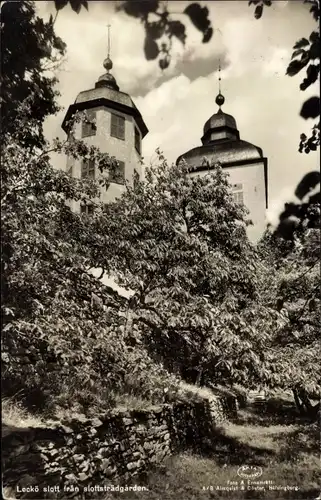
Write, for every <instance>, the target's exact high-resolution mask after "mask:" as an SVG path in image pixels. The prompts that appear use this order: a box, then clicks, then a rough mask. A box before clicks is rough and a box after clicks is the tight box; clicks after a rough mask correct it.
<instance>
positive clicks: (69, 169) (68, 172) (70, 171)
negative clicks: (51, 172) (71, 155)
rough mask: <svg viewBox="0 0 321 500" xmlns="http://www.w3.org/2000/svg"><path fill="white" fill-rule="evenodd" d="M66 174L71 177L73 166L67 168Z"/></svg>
mask: <svg viewBox="0 0 321 500" xmlns="http://www.w3.org/2000/svg"><path fill="white" fill-rule="evenodd" d="M67 174H68V175H70V177H72V174H73V168H72V165H71V167H69V168H68V170H67Z"/></svg>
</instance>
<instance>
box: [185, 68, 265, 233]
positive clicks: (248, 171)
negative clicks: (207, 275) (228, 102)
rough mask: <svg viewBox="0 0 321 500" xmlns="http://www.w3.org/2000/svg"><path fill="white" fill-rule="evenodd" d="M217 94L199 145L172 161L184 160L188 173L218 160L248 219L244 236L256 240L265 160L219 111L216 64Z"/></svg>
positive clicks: (230, 118)
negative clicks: (188, 169)
mask: <svg viewBox="0 0 321 500" xmlns="http://www.w3.org/2000/svg"><path fill="white" fill-rule="evenodd" d="M218 84H219V93H218V95H217V96H216V99H215V102H216V104H217V105H218V110H217V112H216V113H214V114H213V115H212V116H211V117H210V118H209V119H208V120H207V121H206V123H205V125H204V128H203V136H202V137H201V141H202V146H198V147H196V148H193V149H191V150H189V151H187V152H186V153H184V154H182V155H181V156H179V158H178V159H177V161H176V163H177V164H178V163H179V162H180V161H181V160H185V161H186V162H187V164H188V165H190V166H191V172H190V175H191V176H195V175H206V174H207V173H208V171H209V169H210V168H211V167H209V165H211V164H215V163H218V162H219V163H220V164H221V166H222V168H223V169H224V170H226V172H228V173H229V182H230V184H232V190H233V196H234V199H235V201H237V202H238V203H242V204H244V205H245V206H246V207H247V208H248V210H249V212H250V214H249V218H250V219H251V221H252V224H253V225H251V226H249V228H248V236H249V238H250V239H251V240H252V241H254V242H255V241H257V240H258V239H259V238H260V236H261V235H262V234H263V232H264V229H265V227H266V222H265V213H266V209H267V207H268V162H267V158H265V157H264V155H263V152H262V149H261V148H259V147H257V146H254V145H253V144H251V143H250V142H247V141H244V140H241V139H240V133H239V131H238V129H237V126H236V121H235V119H234V117H233V116H231V115H228V114H227V113H225V112H223V111H222V106H223V104H224V103H225V98H224V96H223V95H222V92H221V68H220V67H219V78H218Z"/></svg>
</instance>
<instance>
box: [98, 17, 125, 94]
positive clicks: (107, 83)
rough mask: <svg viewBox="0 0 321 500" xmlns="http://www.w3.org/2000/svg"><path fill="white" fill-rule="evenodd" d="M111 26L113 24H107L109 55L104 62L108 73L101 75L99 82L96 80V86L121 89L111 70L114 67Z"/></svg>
mask: <svg viewBox="0 0 321 500" xmlns="http://www.w3.org/2000/svg"><path fill="white" fill-rule="evenodd" d="M110 28H111V25H110V24H107V29H108V32H107V57H106V59H105V60H104V62H103V66H104V68H105V70H106V73H105V74H104V75H101V77H99V79H98V82H96V85H95V86H96V87H108V88H110V89H113V90H119V87H118V85H117V82H116V80H115V78H114V77H113V75H112V74H111V72H110V70H111V69H112V68H113V61H112V60H111V58H110V46H111V43H110Z"/></svg>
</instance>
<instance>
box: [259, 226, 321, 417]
mask: <svg viewBox="0 0 321 500" xmlns="http://www.w3.org/2000/svg"><path fill="white" fill-rule="evenodd" d="M295 234H296V238H295V240H294V241H286V240H284V239H283V238H280V236H278V235H276V234H272V233H270V232H267V233H266V234H265V235H264V237H263V238H262V240H261V242H260V245H259V251H260V256H261V258H262V260H263V262H264V264H265V267H266V273H265V279H264V283H263V286H264V288H263V290H264V294H265V297H266V299H265V300H266V302H267V304H268V305H269V306H272V307H274V308H275V309H276V310H277V311H278V312H279V313H280V315H281V316H282V317H283V319H284V323H283V326H282V328H280V329H279V330H278V331H277V333H276V335H275V337H274V342H275V344H276V346H278V351H275V353H274V356H273V358H272V361H273V370H274V372H275V377H278V376H279V375H280V374H281V376H284V373H286V374H287V375H288V376H290V377H291V379H292V385H291V386H290V387H291V388H292V390H293V392H294V397H295V401H296V403H297V405H298V407H299V408H300V409H305V411H306V412H311V410H313V406H312V404H311V402H310V399H309V397H310V396H312V397H314V398H317V399H319V397H320V387H321V371H320V364H319V360H320V348H321V346H320V338H319V331H320V326H321V324H320V312H321V301H320V232H319V230H318V229H313V228H309V227H307V224H305V225H302V226H301V228H300V230H298V229H297V230H296V231H295ZM281 366H282V369H281V368H280V367H281Z"/></svg>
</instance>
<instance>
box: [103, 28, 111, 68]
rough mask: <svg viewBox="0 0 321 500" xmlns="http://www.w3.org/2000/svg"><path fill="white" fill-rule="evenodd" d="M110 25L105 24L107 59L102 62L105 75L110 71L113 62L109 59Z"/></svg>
mask: <svg viewBox="0 0 321 500" xmlns="http://www.w3.org/2000/svg"><path fill="white" fill-rule="evenodd" d="M110 28H111V26H110V24H107V29H108V46H107V57H106V59H105V60H104V63H103V66H104V68H105V69H106V70H107V73H109V72H110V70H111V69H112V67H113V61H112V60H111V58H110Z"/></svg>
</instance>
